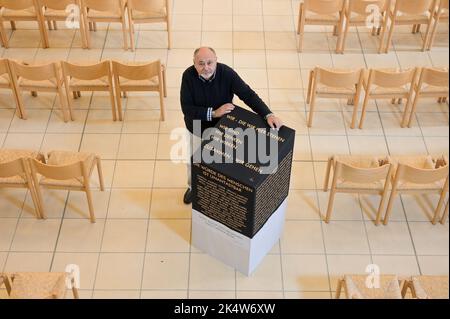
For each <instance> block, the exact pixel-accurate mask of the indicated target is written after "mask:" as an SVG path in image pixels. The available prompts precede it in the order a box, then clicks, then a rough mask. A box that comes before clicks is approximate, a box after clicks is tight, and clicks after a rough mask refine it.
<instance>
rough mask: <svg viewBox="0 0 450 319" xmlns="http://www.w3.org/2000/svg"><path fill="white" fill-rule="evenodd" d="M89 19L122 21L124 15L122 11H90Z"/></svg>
mask: <svg viewBox="0 0 450 319" xmlns="http://www.w3.org/2000/svg"><path fill="white" fill-rule="evenodd" d="M87 16H88V19H121V18H122V13H121V12H120V11H117V12H115V11H97V10H93V9H89V11H88V14H87Z"/></svg>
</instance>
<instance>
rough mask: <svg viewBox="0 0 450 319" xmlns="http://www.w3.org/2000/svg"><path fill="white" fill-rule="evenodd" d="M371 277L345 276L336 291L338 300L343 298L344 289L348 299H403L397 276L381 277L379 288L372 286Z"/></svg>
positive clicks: (400, 281)
mask: <svg viewBox="0 0 450 319" xmlns="http://www.w3.org/2000/svg"><path fill="white" fill-rule="evenodd" d="M368 280H370V277H369V275H345V276H343V277H342V278H341V279H340V280H339V281H338V285H337V289H336V299H339V298H340V297H341V292H342V289H343V290H344V294H345V298H346V299H402V294H401V288H400V287H401V285H402V284H403V282H402V280H400V279H399V278H398V277H397V276H396V275H380V276H379V287H372V286H370V285H371V284H372V283H370V282H369V283H368Z"/></svg>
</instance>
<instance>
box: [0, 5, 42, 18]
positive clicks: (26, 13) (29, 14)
mask: <svg viewBox="0 0 450 319" xmlns="http://www.w3.org/2000/svg"><path fill="white" fill-rule="evenodd" d="M0 16H2V17H3V18H4V19H9V18H30V19H36V18H37V16H36V11H35V10H34V7H29V8H26V9H22V10H11V9H7V8H1V9H0Z"/></svg>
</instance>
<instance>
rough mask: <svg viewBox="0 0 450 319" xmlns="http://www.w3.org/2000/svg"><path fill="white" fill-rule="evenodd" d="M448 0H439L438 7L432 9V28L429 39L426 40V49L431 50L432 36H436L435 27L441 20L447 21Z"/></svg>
mask: <svg viewBox="0 0 450 319" xmlns="http://www.w3.org/2000/svg"><path fill="white" fill-rule="evenodd" d="M448 2H449V1H448V0H440V1H439V6H438V8H437V9H436V10H435V11H434V14H433V18H434V24H433V30H432V31H431V35H430V39H429V41H428V46H427V50H431V47H432V46H433V42H434V38H435V37H436V31H437V27H438V25H439V24H440V23H441V22H447V24H448V21H449V5H448Z"/></svg>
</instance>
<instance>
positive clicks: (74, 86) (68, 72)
mask: <svg viewBox="0 0 450 319" xmlns="http://www.w3.org/2000/svg"><path fill="white" fill-rule="evenodd" d="M61 65H62V73H63V78H64V86H65V89H66V95H67V101H68V103H69V108H70V109H71V108H72V100H71V98H70V95H71V94H70V92H72V95H73V97H74V98H75V99H76V98H78V97H80V96H81V93H80V92H81V91H90V92H95V91H100V92H109V98H110V101H111V111H112V117H113V120H114V121H116V120H117V114H116V103H115V101H114V86H113V77H112V71H111V63H110V61H103V62H99V63H96V64H89V65H78V64H72V63H69V62H66V61H62V62H61Z"/></svg>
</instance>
